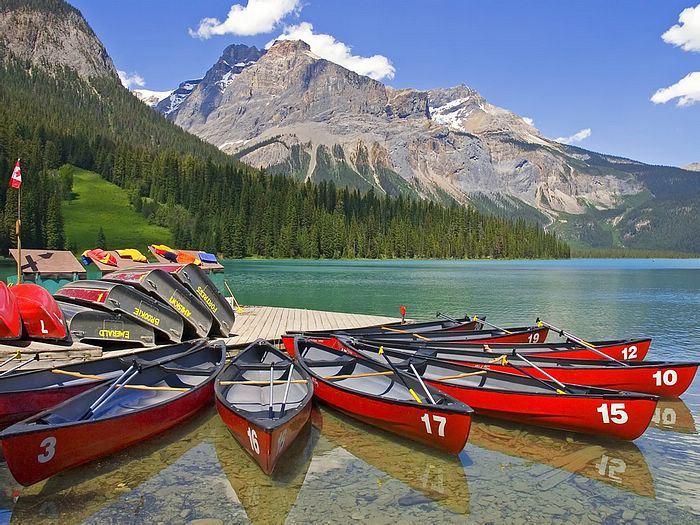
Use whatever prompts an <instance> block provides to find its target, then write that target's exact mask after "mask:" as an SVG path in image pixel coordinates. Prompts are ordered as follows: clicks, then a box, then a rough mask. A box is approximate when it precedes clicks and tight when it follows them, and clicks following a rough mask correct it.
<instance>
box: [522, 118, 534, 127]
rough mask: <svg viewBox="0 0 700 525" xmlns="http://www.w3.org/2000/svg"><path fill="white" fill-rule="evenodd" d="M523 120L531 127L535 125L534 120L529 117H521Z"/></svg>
mask: <svg viewBox="0 0 700 525" xmlns="http://www.w3.org/2000/svg"><path fill="white" fill-rule="evenodd" d="M523 122H525V124H527V125H528V126H532V127H533V128H534V127H535V121H534V120H532V119H531V118H530V117H523Z"/></svg>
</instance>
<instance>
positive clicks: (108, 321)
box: [56, 297, 155, 347]
mask: <svg viewBox="0 0 700 525" xmlns="http://www.w3.org/2000/svg"><path fill="white" fill-rule="evenodd" d="M56 302H58V306H59V308H61V311H62V312H63V316H64V318H65V320H66V327H67V328H68V334H69V337H70V339H71V340H73V341H86V342H94V343H98V344H105V343H108V344H119V345H120V346H124V347H127V346H134V345H135V344H140V345H143V346H153V345H154V344H155V333H154V332H153V328H151V327H150V326H148V325H145V324H142V323H138V322H136V321H134V320H133V319H131V318H130V317H127V316H126V315H124V314H121V313H119V312H108V311H104V310H95V309H93V308H88V307H87V306H82V305H79V304H75V303H69V302H66V301H63V300H62V299H61V298H60V297H56Z"/></svg>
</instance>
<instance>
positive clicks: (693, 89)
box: [651, 71, 700, 107]
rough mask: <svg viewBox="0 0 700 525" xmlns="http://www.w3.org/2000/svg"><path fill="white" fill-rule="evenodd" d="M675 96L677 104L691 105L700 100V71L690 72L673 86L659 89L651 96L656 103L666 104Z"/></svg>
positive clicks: (681, 105)
mask: <svg viewBox="0 0 700 525" xmlns="http://www.w3.org/2000/svg"><path fill="white" fill-rule="evenodd" d="M674 98H677V99H678V102H677V103H676V105H677V106H680V107H683V106H691V105H693V104H695V103H696V102H700V71H695V72H693V73H689V74H688V75H686V76H685V77H683V78H682V79H680V80H679V81H678V82H676V83H675V84H673V85H672V86H668V87H665V88H661V89H659V90H658V91H657V92H656V93H654V94H653V95H652V97H651V101H652V102H653V103H654V104H665V103H666V102H668V101H669V100H673V99H674Z"/></svg>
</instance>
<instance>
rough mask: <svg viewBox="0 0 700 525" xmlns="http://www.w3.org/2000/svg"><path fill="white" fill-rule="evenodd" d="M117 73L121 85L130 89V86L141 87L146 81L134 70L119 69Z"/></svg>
mask: <svg viewBox="0 0 700 525" xmlns="http://www.w3.org/2000/svg"><path fill="white" fill-rule="evenodd" d="M117 74H118V75H119V80H121V81H122V84H123V86H124V87H125V88H127V89H131V87H132V86H139V87H143V86H145V85H146V81H145V80H144V79H143V77H142V76H141V75H139V74H138V73H136V72H135V71H134V72H132V73H127V72H126V71H122V70H119V71H117Z"/></svg>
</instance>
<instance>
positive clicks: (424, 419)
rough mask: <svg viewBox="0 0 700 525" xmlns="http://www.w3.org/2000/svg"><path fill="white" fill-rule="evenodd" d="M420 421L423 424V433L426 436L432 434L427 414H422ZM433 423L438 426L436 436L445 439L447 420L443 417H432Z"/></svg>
mask: <svg viewBox="0 0 700 525" xmlns="http://www.w3.org/2000/svg"><path fill="white" fill-rule="evenodd" d="M420 420H421V421H422V422H423V423H425V431H426V432H427V433H428V434H432V433H433V429H432V427H431V424H430V416H429V415H428V414H423V417H421V418H420ZM433 421H435V423H437V424H438V427H437V434H438V436H440V437H445V424H446V423H447V418H446V417H445V416H438V415H435V414H434V415H433Z"/></svg>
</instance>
